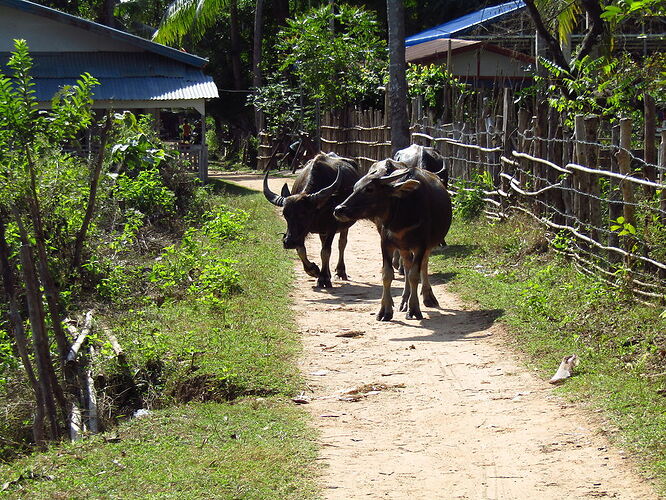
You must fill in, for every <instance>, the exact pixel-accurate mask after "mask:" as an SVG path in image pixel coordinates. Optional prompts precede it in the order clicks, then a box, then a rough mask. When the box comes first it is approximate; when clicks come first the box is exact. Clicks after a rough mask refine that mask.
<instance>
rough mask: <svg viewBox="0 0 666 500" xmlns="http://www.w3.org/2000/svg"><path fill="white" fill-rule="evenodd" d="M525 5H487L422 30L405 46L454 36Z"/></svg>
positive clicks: (514, 1) (516, 2)
mask: <svg viewBox="0 0 666 500" xmlns="http://www.w3.org/2000/svg"><path fill="white" fill-rule="evenodd" d="M523 7H525V3H524V2H523V1H522V0H512V1H511V2H507V3H503V4H501V5H495V6H493V7H486V8H485V9H481V10H477V11H476V12H472V13H470V14H467V15H465V16H462V17H459V18H457V19H453V20H452V21H448V22H446V23H444V24H440V25H439V26H435V27H434V28H430V29H429V30H426V31H422V32H421V33H417V34H416V35H412V36H410V37H408V38H407V39H405V46H410V45H416V44H419V43H423V42H428V41H430V40H435V39H437V38H453V37H455V36H460V35H462V34H463V33H464V32H465V31H468V30H469V29H471V28H473V27H475V26H478V25H480V24H483V23H486V22H489V21H494V20H497V19H499V18H500V17H502V16H504V15H506V14H509V13H511V12H515V11H516V10H519V9H522V8H523Z"/></svg>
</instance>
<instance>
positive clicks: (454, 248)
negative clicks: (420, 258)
mask: <svg viewBox="0 0 666 500" xmlns="http://www.w3.org/2000/svg"><path fill="white" fill-rule="evenodd" d="M479 248H480V246H479V245H446V246H445V247H435V248H434V249H433V250H432V255H443V256H445V257H469V256H470V255H472V254H474V252H475V251H476V250H478V249H479Z"/></svg>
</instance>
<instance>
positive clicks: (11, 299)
mask: <svg viewBox="0 0 666 500" xmlns="http://www.w3.org/2000/svg"><path fill="white" fill-rule="evenodd" d="M5 218H6V217H5V216H4V215H2V214H0V273H1V274H2V284H3V288H4V291H5V295H6V297H7V302H8V304H9V322H10V324H11V327H12V330H11V332H12V336H13V338H14V342H15V343H16V349H17V350H18V353H19V357H20V358H21V363H22V364H23V368H24V369H25V372H26V375H27V376H28V381H29V382H30V385H31V386H32V390H33V391H34V393H35V401H36V406H35V418H34V421H33V427H32V432H33V437H34V439H35V443H36V444H37V446H39V447H43V445H44V441H45V439H44V394H43V393H42V388H41V386H40V385H39V381H38V380H37V377H36V376H35V371H34V370H33V368H32V362H31V361H30V354H29V351H30V347H29V345H28V339H27V337H26V334H25V329H24V327H23V318H22V317H21V311H20V309H19V304H18V298H17V296H18V289H17V286H16V280H15V278H14V273H13V271H12V265H11V263H10V260H9V256H10V250H9V245H8V244H7V239H6V237H5V222H4V220H3V219H5Z"/></svg>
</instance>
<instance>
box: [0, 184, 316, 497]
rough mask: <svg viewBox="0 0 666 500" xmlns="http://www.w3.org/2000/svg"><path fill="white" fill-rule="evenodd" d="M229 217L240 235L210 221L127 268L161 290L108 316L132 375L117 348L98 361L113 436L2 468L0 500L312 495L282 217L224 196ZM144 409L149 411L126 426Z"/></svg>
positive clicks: (219, 195)
mask: <svg viewBox="0 0 666 500" xmlns="http://www.w3.org/2000/svg"><path fill="white" fill-rule="evenodd" d="M222 206H226V207H233V208H234V209H238V210H241V211H242V213H243V217H242V218H241V219H242V221H243V226H242V227H243V230H242V231H241V232H240V233H238V234H236V233H234V237H229V238H224V239H220V237H219V235H220V234H222V233H224V234H227V233H228V232H229V231H232V232H233V230H235V229H234V228H237V227H236V225H234V223H233V222H234V220H235V219H233V217H231V219H229V220H230V221H231V222H229V225H225V224H227V222H228V221H227V222H224V221H225V220H226V219H224V218H223V217H222V218H221V217H217V218H213V220H212V222H211V219H206V218H204V221H206V220H207V221H208V222H204V225H203V226H202V227H204V228H207V229H206V230H203V231H197V232H193V233H191V234H190V233H188V232H187V231H186V232H185V235H184V238H183V241H182V242H181V243H180V244H178V243H177V244H175V245H173V249H172V250H171V251H169V252H167V253H164V252H163V253H162V254H160V255H158V256H157V258H156V259H154V261H153V262H151V261H150V259H146V258H145V256H144V257H142V260H141V261H140V262H139V263H138V264H136V265H135V267H133V268H131V271H132V273H133V274H132V275H133V276H153V277H154V279H153V283H152V284H148V285H143V284H141V285H140V284H139V283H133V282H131V281H130V282H129V283H128V285H130V286H133V287H134V290H135V291H136V290H137V289H139V290H141V291H143V292H145V293H143V294H136V292H135V293H134V294H132V293H130V294H129V295H127V296H125V297H123V295H122V294H118V299H117V300H118V302H117V303H118V304H120V305H121V306H122V307H121V310H120V311H117V310H116V311H115V312H114V311H112V310H105V311H104V316H103V320H104V321H105V323H106V324H108V325H110V326H111V327H112V328H113V331H114V333H115V334H116V336H117V337H118V340H119V341H120V344H121V345H122V346H123V348H124V350H125V352H126V354H127V363H126V365H125V366H121V365H119V364H118V362H117V361H116V360H115V358H114V357H112V356H110V350H109V349H108V348H102V350H101V352H100V355H99V356H98V358H99V359H98V360H97V363H98V366H97V367H96V371H95V373H96V374H97V380H96V384H97V385H98V389H99V392H100V393H101V394H102V404H101V406H102V409H103V410H104V413H105V414H106V415H107V416H106V419H105V421H104V423H105V424H106V426H107V428H108V429H109V431H108V433H107V434H106V435H100V436H94V437H92V438H90V439H87V440H85V441H83V442H78V443H73V444H61V445H54V446H53V448H52V449H51V450H50V451H48V452H45V453H39V454H34V455H32V456H29V457H24V458H22V459H19V460H17V461H14V462H10V463H6V464H2V465H0V484H5V487H4V490H3V491H2V492H0V496H3V495H4V496H8V497H17V498H123V499H124V498H267V499H268V498H309V497H312V496H314V495H315V493H314V492H315V487H314V484H313V481H312V477H313V476H314V469H313V467H312V464H313V460H314V454H315V445H314V441H313V439H312V436H310V431H308V430H307V428H306V425H305V422H304V417H303V414H302V413H301V412H300V411H299V410H298V409H296V408H294V407H293V404H292V403H291V401H290V399H289V398H290V397H291V396H292V395H293V394H294V393H296V392H298V390H300V388H301V386H302V380H301V378H300V375H299V372H298V370H297V367H296V365H295V362H294V360H295V356H296V355H297V354H298V353H299V349H300V344H299V341H298V336H297V329H296V327H295V322H294V318H293V316H292V312H291V310H290V308H289V301H290V299H289V292H290V290H291V287H292V283H293V267H292V259H291V257H290V256H289V255H288V254H287V253H286V252H285V251H284V250H283V249H282V245H281V244H280V236H279V234H278V233H277V231H276V227H280V223H279V219H278V215H277V214H276V213H275V211H274V209H273V207H272V206H271V205H270V204H268V203H266V201H265V199H264V197H263V195H261V194H259V193H256V192H254V191H245V190H239V189H238V188H235V187H233V188H229V189H226V188H225V186H224V185H218V186H217V187H216V195H215V197H214V199H213V202H212V206H211V210H213V211H215V210H216V209H217V208H218V207H222ZM215 213H218V212H215ZM219 213H220V214H223V215H224V214H226V215H228V214H229V212H228V211H227V212H225V211H222V212H219ZM226 215H225V217H226ZM232 215H234V214H232ZM232 219H233V220H232ZM241 219H239V220H241ZM221 221H222V222H221ZM188 234H190V236H191V237H190V238H189V240H188ZM151 266H152V267H151ZM128 269H130V268H129V265H128ZM155 269H159V270H160V272H159V273H155ZM211 269H212V270H213V271H210V270H211ZM217 271H219V272H217ZM229 283H231V284H232V285H233V286H231V285H229V286H227V285H228V284H229ZM124 286H125V285H124ZM146 286H147V288H146ZM123 290H124V289H123ZM100 342H103V339H100ZM129 379H131V382H130V380H129ZM137 407H143V408H147V409H149V410H150V412H149V413H148V415H146V416H144V417H141V418H135V419H129V418H127V417H129V416H130V415H131V414H132V413H133V412H134V411H135V410H136V408H137ZM110 414H113V416H112V417H109V415H110ZM115 424H117V425H118V427H114V425H115Z"/></svg>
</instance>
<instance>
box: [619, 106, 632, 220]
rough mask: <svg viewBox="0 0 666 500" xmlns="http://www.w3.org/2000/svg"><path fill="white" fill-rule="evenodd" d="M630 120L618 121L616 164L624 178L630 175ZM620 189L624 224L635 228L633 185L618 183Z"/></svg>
mask: <svg viewBox="0 0 666 500" xmlns="http://www.w3.org/2000/svg"><path fill="white" fill-rule="evenodd" d="M631 125H632V123H631V118H623V119H622V120H620V150H619V151H618V152H617V162H618V167H619V169H620V173H621V174H623V175H625V176H627V177H628V176H630V175H631V156H630V155H629V151H631ZM620 185H621V187H622V201H623V202H624V205H623V207H622V212H623V216H624V220H625V222H627V223H629V224H631V225H633V226H634V227H635V225H636V220H635V217H634V214H635V206H634V185H633V184H632V183H631V182H627V181H620Z"/></svg>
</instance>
